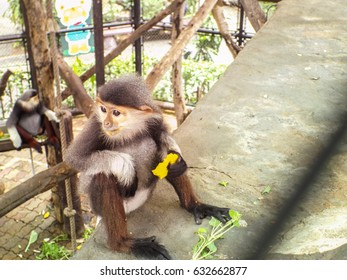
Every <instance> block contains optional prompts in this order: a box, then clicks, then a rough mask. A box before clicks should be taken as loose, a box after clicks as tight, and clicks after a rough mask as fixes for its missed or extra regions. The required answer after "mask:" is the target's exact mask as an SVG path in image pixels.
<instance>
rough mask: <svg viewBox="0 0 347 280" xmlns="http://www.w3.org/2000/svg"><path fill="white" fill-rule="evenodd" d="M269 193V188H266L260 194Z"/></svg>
mask: <svg viewBox="0 0 347 280" xmlns="http://www.w3.org/2000/svg"><path fill="white" fill-rule="evenodd" d="M270 192H271V186H266V187H265V188H264V189H263V191H262V192H261V194H263V195H264V194H269V193H270Z"/></svg>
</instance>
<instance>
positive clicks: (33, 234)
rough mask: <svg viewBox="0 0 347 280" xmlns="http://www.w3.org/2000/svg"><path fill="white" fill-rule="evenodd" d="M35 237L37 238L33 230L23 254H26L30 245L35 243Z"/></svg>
mask: <svg viewBox="0 0 347 280" xmlns="http://www.w3.org/2000/svg"><path fill="white" fill-rule="evenodd" d="M37 237H38V234H37V232H36V231H35V230H32V231H31V233H30V237H29V241H28V245H27V247H26V248H25V251H24V252H28V250H29V248H30V245H31V244H33V243H35V242H36V241H37Z"/></svg>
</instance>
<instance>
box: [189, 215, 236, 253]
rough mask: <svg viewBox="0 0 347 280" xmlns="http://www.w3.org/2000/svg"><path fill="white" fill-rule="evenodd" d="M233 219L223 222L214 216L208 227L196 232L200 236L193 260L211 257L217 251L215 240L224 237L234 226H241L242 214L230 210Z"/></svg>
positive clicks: (194, 248) (194, 249)
mask: <svg viewBox="0 0 347 280" xmlns="http://www.w3.org/2000/svg"><path fill="white" fill-rule="evenodd" d="M229 215H230V217H231V220H229V221H228V222H226V223H225V224H223V223H222V222H220V221H219V220H217V219H216V218H214V217H212V218H211V220H210V221H209V227H208V228H199V229H198V230H197V231H196V232H195V234H197V235H198V236H199V241H198V242H197V244H196V245H195V246H194V247H193V257H192V259H193V260H202V259H210V258H212V255H213V254H214V253H216V252H217V246H216V244H215V242H216V241H217V240H218V239H221V238H223V236H224V234H225V233H227V232H228V231H229V230H231V229H232V228H234V227H240V218H241V215H240V214H239V213H238V212H236V211H233V210H230V211H229Z"/></svg>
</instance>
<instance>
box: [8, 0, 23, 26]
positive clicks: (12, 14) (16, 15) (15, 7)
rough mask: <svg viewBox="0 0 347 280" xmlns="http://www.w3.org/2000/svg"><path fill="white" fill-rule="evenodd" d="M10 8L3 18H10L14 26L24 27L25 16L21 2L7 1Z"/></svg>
mask: <svg viewBox="0 0 347 280" xmlns="http://www.w3.org/2000/svg"><path fill="white" fill-rule="evenodd" d="M7 2H8V4H9V6H10V7H9V8H8V9H7V10H6V11H5V12H4V14H3V16H4V17H7V18H9V19H10V20H11V21H12V22H13V23H14V24H18V25H23V24H24V21H23V16H22V13H21V10H20V4H19V0H7Z"/></svg>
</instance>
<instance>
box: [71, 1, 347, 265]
mask: <svg viewBox="0 0 347 280" xmlns="http://www.w3.org/2000/svg"><path fill="white" fill-rule="evenodd" d="M346 9H347V2H346V1H344V0H338V1H334V2H329V1H325V0H306V1H301V0H291V1H289V0H283V1H282V3H281V4H280V7H279V9H278V11H277V12H276V13H275V15H274V16H273V17H272V18H271V20H270V21H269V22H268V23H267V25H266V26H265V27H264V28H263V29H262V30H260V32H258V33H257V35H256V36H255V37H254V38H253V39H252V41H250V42H249V43H248V45H247V46H246V48H245V49H244V50H243V51H242V52H241V53H240V55H239V56H238V57H237V59H236V60H235V61H234V63H233V64H232V65H231V66H230V67H229V68H228V70H227V71H226V73H225V74H224V75H223V77H222V78H221V79H220V80H219V81H218V82H217V84H216V85H215V86H214V87H213V88H212V90H211V92H210V93H209V94H208V95H207V96H205V97H204V99H203V100H202V101H201V102H200V103H199V105H198V106H197V108H196V109H195V110H194V111H193V113H192V114H191V115H190V116H189V118H188V119H187V120H186V122H185V123H184V124H183V125H182V126H181V127H180V128H179V130H178V131H177V133H176V134H175V137H176V139H177V141H178V143H179V144H180V146H181V148H182V151H183V154H184V156H185V158H186V161H187V162H188V164H189V166H190V174H191V177H192V180H193V182H194V185H195V186H196V190H197V193H198V194H199V196H200V197H201V198H202V200H203V201H205V202H207V203H211V204H215V205H220V206H228V207H230V208H232V209H234V210H237V211H239V212H240V213H241V214H242V215H243V218H244V219H245V220H246V222H247V223H248V227H246V228H240V229H236V230H233V231H231V232H229V233H228V234H227V236H226V238H225V239H223V240H221V241H220V242H219V243H218V244H217V246H218V255H219V257H222V258H227V259H245V258H252V256H254V255H253V254H254V253H255V251H256V249H257V248H258V246H259V245H261V244H259V242H260V241H261V240H262V236H263V234H264V233H267V232H268V230H271V228H272V227H273V226H274V225H276V224H278V222H279V221H278V220H277V219H278V217H277V214H278V213H279V212H280V210H281V209H282V207H283V205H284V204H285V201H286V200H287V199H288V198H289V197H290V196H291V194H293V193H294V192H295V191H296V188H297V187H298V186H299V183H300V181H301V180H302V178H303V176H304V175H305V174H306V172H308V170H309V169H310V167H312V165H313V164H314V163H315V161H316V160H317V155H318V154H319V152H320V151H321V149H323V148H324V147H325V146H326V145H327V141H328V140H329V138H330V136H331V135H332V134H333V133H334V132H335V131H336V130H337V129H338V127H339V126H340V125H341V121H342V117H343V115H344V114H345V113H346V101H347V100H346V99H347V48H346V42H347V18H346V15H345V11H346ZM346 141H347V137H345V141H344V143H346ZM346 158H347V149H346V145H344V146H341V147H339V148H338V151H337V152H336V153H335V155H334V157H333V158H332V160H331V161H330V162H329V164H328V166H327V168H326V170H325V172H323V173H321V174H320V177H319V178H318V180H317V181H316V182H315V184H314V188H313V189H312V190H311V192H310V193H309V196H308V199H307V200H306V201H304V202H303V203H301V204H300V207H299V210H298V211H297V212H295V213H293V214H292V215H291V220H288V222H287V223H286V225H285V227H284V228H283V229H282V231H281V235H280V236H279V237H280V238H278V239H275V240H274V241H275V244H273V246H272V247H271V251H270V252H269V254H268V255H267V256H266V258H287V259H288V258H289V259H293V258H299V259H300V258H302V259H304V258H311V259H323V258H344V259H346V258H347V256H346V253H344V252H345V251H346V250H343V249H344V248H346V244H347V237H346V234H345V233H346V232H347V224H346V222H345V221H346V220H347V205H346V196H347V188H346V187H347V184H346V183H347V178H346V174H347V172H346V171H347V161H346ZM221 181H228V182H229V186H227V187H221V186H219V185H218V183H219V182H221ZM268 185H269V186H271V192H270V193H269V194H267V195H262V194H261V192H262V190H263V189H264V187H265V186H268ZM206 223H207V221H205V223H204V225H206ZM129 227H130V231H131V232H132V233H133V234H134V236H141V237H143V236H152V235H156V236H158V238H159V240H160V241H161V243H163V244H165V246H166V247H167V249H168V250H169V251H170V253H171V254H172V256H173V257H174V258H176V259H190V258H191V253H190V252H191V249H192V246H193V245H194V244H195V243H196V241H197V237H196V236H195V235H194V231H196V230H197V229H198V227H199V226H197V225H195V224H194V221H193V218H192V217H191V215H190V214H188V213H186V212H185V211H184V210H183V209H181V208H180V207H179V205H178V199H177V197H176V195H175V194H174V192H173V190H172V188H171V187H170V186H169V185H167V184H165V183H163V184H159V186H158V187H157V189H156V191H155V193H154V196H153V198H152V199H151V200H150V202H149V203H147V204H146V205H145V206H144V207H143V208H141V209H140V210H139V211H136V212H134V213H132V214H131V215H130V217H129ZM103 244H105V236H104V234H103V231H102V228H100V229H98V230H97V231H96V233H95V235H94V237H93V238H92V239H91V240H90V241H89V242H88V243H87V244H86V245H85V246H84V247H83V248H82V250H81V251H80V252H78V253H77V254H76V256H75V258H76V259H131V258H132V256H131V255H122V254H114V253H112V252H110V251H108V250H107V249H106V248H105V246H104V245H103Z"/></svg>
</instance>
